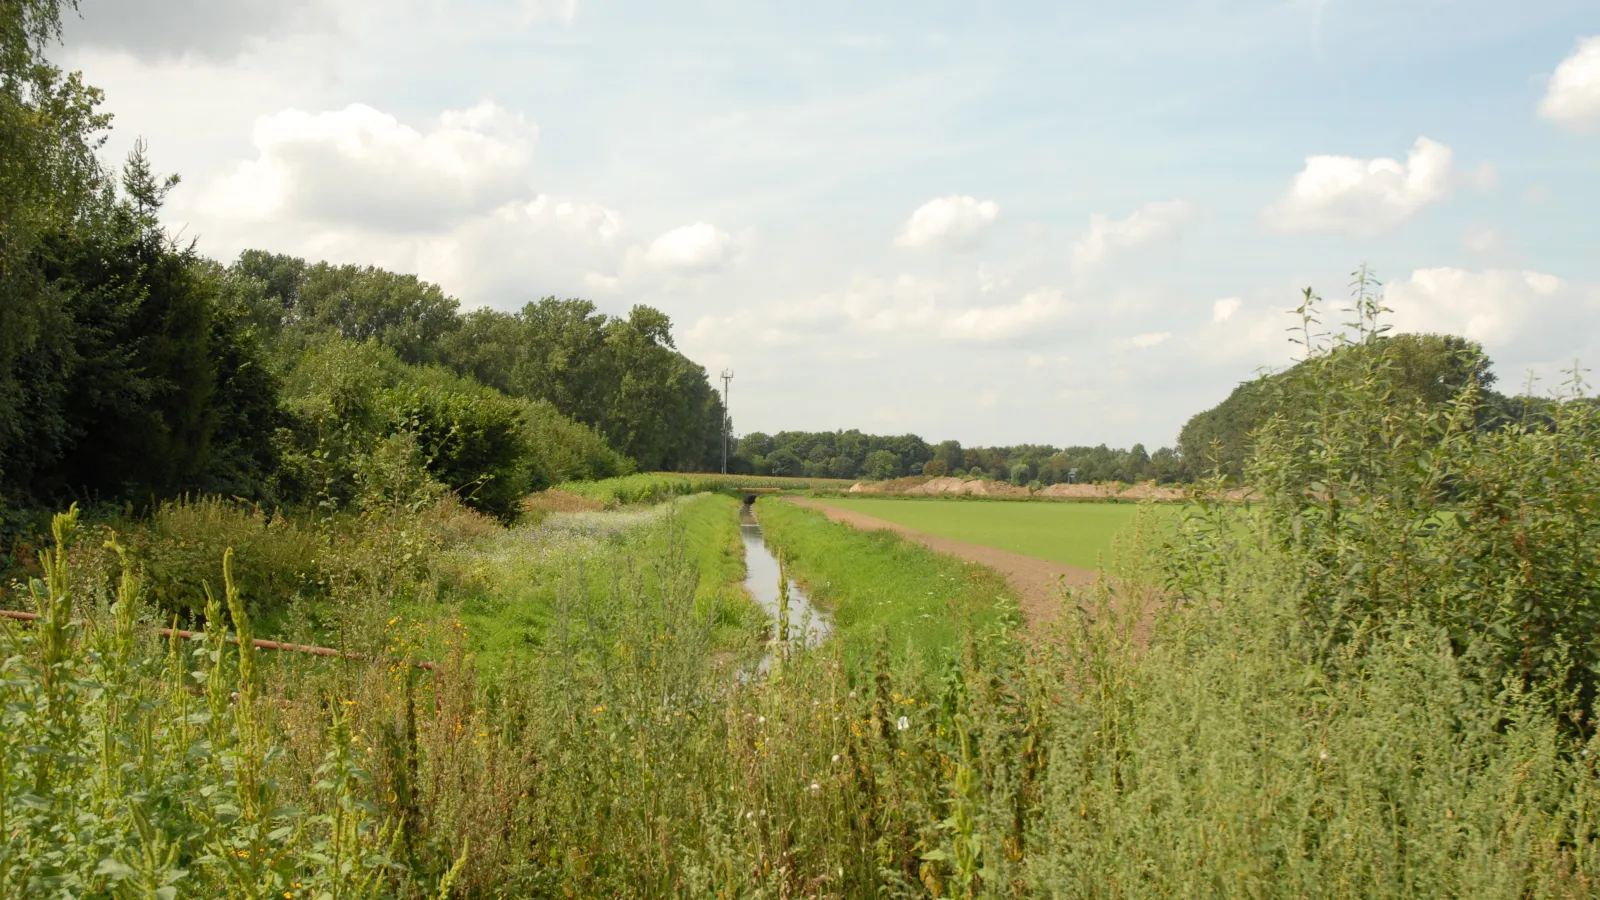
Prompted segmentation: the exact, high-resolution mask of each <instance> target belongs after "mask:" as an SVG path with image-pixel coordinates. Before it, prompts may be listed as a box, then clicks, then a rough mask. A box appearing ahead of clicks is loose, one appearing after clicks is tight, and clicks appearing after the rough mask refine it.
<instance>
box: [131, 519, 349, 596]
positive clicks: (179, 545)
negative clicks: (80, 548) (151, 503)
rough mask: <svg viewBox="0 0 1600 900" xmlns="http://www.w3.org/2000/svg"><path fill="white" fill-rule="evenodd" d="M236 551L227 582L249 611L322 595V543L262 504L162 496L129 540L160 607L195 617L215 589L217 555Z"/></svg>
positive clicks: (148, 586)
mask: <svg viewBox="0 0 1600 900" xmlns="http://www.w3.org/2000/svg"><path fill="white" fill-rule="evenodd" d="M229 549H232V550H234V551H235V560H236V561H235V562H234V572H233V575H234V583H235V585H236V586H237V588H238V589H239V591H240V593H241V595H242V596H243V597H245V598H247V602H248V604H249V606H250V609H251V611H252V614H254V615H256V616H258V617H259V616H270V615H272V614H275V613H277V612H281V611H282V610H284V609H285V608H286V607H288V606H289V605H290V603H291V602H293V601H294V599H295V598H296V597H297V596H298V597H301V598H303V599H310V598H313V597H318V596H321V595H322V592H323V586H322V585H321V583H320V582H321V580H322V572H321V565H322V558H323V556H324V554H325V550H326V545H325V544H324V543H323V542H322V541H321V539H320V538H319V537H318V536H317V535H316V533H315V532H314V531H311V530H310V529H307V528H305V527H303V526H301V525H300V524H298V523H296V522H295V521H293V520H291V519H289V518H286V517H284V516H282V515H278V514H274V513H269V512H267V511H266V510H264V509H263V508H262V507H260V506H258V505H253V504H244V503H239V502H237V501H232V500H224V499H221V498H217V497H199V498H180V499H177V500H169V501H166V502H164V503H162V504H160V505H159V506H158V507H156V509H155V511H154V512H153V513H152V514H151V516H150V520H149V523H148V524H147V525H146V526H145V527H144V528H141V529H139V530H137V531H136V532H134V534H133V536H132V537H131V538H130V550H131V551H132V552H133V554H134V558H136V559H137V560H138V561H139V562H140V563H141V564H142V566H143V569H144V585H145V591H146V593H147V595H148V596H149V598H150V600H151V601H153V602H154V603H155V604H156V606H157V608H158V609H160V610H161V611H162V612H164V613H166V614H168V615H171V614H173V613H178V614H181V615H182V616H183V617H184V618H185V619H187V620H193V619H195V618H196V617H197V616H198V615H199V614H200V613H201V612H202V611H203V610H204V608H205V591H206V589H207V588H206V586H207V585H210V587H211V588H212V589H213V590H214V589H215V588H217V587H218V586H219V585H217V584H216V581H217V575H218V573H219V572H220V571H221V568H220V567H221V565H222V557H223V555H224V554H226V553H227V552H228V550H229Z"/></svg>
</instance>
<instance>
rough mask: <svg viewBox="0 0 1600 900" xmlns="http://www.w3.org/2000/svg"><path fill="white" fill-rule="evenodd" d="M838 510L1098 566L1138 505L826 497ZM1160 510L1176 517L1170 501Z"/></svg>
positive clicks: (1056, 559)
mask: <svg viewBox="0 0 1600 900" xmlns="http://www.w3.org/2000/svg"><path fill="white" fill-rule="evenodd" d="M821 502H823V503H827V504H829V505H830V506H837V507H839V508H840V509H848V510H851V511H853V512H859V513H863V514H865V515H869V516H874V517H876V518H879V519H883V520H884V521H887V522H893V523H895V524H896V525H904V526H906V527H907V528H915V529H917V530H918V531H925V532H927V533H928V534H936V535H939V536H940V537H947V538H951V539H953V540H958V541H966V542H968V543H972V544H982V545H983V546H985V547H994V548H996V549H999V550H1009V551H1010V552H1012V553H1021V554H1022V555H1024V556H1033V557H1037V558H1039V559H1048V560H1050V561H1051V562H1058V563H1063V564H1065V565H1069V566H1078V567H1079V568H1084V569H1093V568H1097V567H1098V566H1099V565H1100V558H1101V557H1102V556H1103V555H1109V554H1110V552H1111V542H1112V539H1113V538H1115V537H1116V535H1117V533H1118V532H1119V531H1121V530H1122V529H1123V528H1124V527H1125V526H1126V525H1127V524H1128V523H1129V522H1131V521H1133V517H1134V514H1135V513H1136V512H1138V510H1139V507H1138V506H1137V505H1135V504H1132V503H1017V502H1014V501H1005V500H966V499H962V500H933V499H930V500H898V499H890V498H885V497H870V498H855V497H849V498H843V497H841V498H828V499H826V500H823V501H821ZM1156 514H1157V515H1161V516H1169V517H1170V516H1174V515H1176V509H1175V508H1174V507H1170V506H1158V507H1156Z"/></svg>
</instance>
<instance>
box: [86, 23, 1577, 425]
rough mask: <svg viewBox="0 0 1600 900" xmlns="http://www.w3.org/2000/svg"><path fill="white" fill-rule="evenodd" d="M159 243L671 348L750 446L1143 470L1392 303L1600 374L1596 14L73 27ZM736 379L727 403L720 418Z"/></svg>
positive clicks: (1542, 362) (1408, 318) (1492, 344)
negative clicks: (434, 289)
mask: <svg viewBox="0 0 1600 900" xmlns="http://www.w3.org/2000/svg"><path fill="white" fill-rule="evenodd" d="M54 56H55V58H56V59H57V61H58V62H59V63H61V64H62V65H64V66H65V67H67V68H70V69H75V70H81V71H82V72H83V73H84V75H85V78H86V80H87V81H88V82H89V83H91V84H93V85H96V86H98V87H100V88H102V89H103V90H104V91H105V98H106V99H105V108H106V109H107V110H108V111H110V112H111V113H113V114H114V116H115V121H114V131H113V133H112V136H111V139H110V141H109V142H108V143H107V145H106V147H105V150H104V154H105V157H106V159H107V161H108V162H110V163H118V162H120V160H121V159H122V158H123V156H125V154H126V153H127V151H128V149H129V148H130V147H131V146H132V145H133V142H134V141H135V140H136V139H139V138H143V139H144V140H145V141H146V142H147V143H148V147H149V151H148V152H149V155H150V157H151V159H152V162H153V163H154V165H155V166H156V168H157V169H158V170H159V171H174V172H177V173H179V174H180V175H181V176H182V179H183V181H182V184H181V185H180V186H179V187H178V188H177V189H176V190H175V191H174V192H173V193H172V195H171V197H170V199H169V203H168V206H167V208H166V210H165V213H166V219H167V224H168V226H169V227H170V228H171V229H172V230H173V231H175V232H178V233H181V234H182V235H184V236H186V237H189V238H194V239H196V240H197V241H198V247H199V250H200V251H201V252H203V253H205V254H207V255H209V256H212V257H215V258H217V259H221V260H224V261H227V260H231V259H233V258H235V257H236V256H237V255H238V253H239V252H240V251H242V250H244V249H248V248H261V249H267V250H272V251H275V252H280V253H290V254H294V255H298V256H303V257H306V258H308V259H313V260H321V259H325V260H328V261H331V262H336V263H357V264H363V265H365V264H372V265H378V266H382V267H385V268H390V269H395V270H398V271H404V272H415V273H416V274H418V275H420V276H421V277H423V278H425V279H428V280H430V281H434V282H437V283H439V284H440V285H442V286H443V287H444V289H445V290H446V291H448V292H449V293H450V294H452V295H453V296H455V297H457V298H459V299H460V301H461V303H462V306H463V308H467V309H470V308H475V307H481V306H488V307H493V308H496V309H501V310H515V309H518V308H520V307H521V306H522V305H523V304H524V303H527V302H529V301H532V300H537V299H539V298H541V297H546V296H561V297H583V298H586V299H589V300H592V301H593V302H594V303H595V304H596V305H597V306H598V307H599V308H600V309H601V310H602V311H604V312H607V313H617V314H626V312H627V310H628V309H629V308H630V307H632V306H633V305H634V304H639V303H643V304H648V305H651V306H654V307H656V308H658V309H660V310H662V311H664V312H665V313H667V314H668V315H669V316H670V317H671V318H672V321H673V323H674V334H675V336H676V340H677V345H678V348H679V349H680V350H682V351H683V352H684V353H686V354H687V355H688V356H689V357H690V358H692V359H694V360H695V361H697V362H699V363H700V364H702V365H704V366H705V367H706V369H707V370H708V372H709V374H710V375H711V376H712V377H713V379H715V377H716V376H717V375H718V374H719V373H720V372H721V371H722V370H723V369H731V370H732V371H733V373H734V378H733V382H732V387H731V396H730V401H731V403H730V405H731V411H732V416H733V420H734V427H735V431H736V432H739V433H748V432H751V431H768V432H772V431H778V430H786V429H787V430H832V429H840V428H859V429H861V430H863V431H868V432H877V433H904V432H915V433H918V434H920V435H922V436H923V437H925V438H928V439H930V440H942V439H949V438H954V439H956V440H960V441H961V442H963V443H964V444H966V445H969V446H971V445H981V444H991V445H992V444H1015V443H1050V444H1055V445H1058V446H1060V445H1077V444H1088V445H1094V444H1099V443H1102V442H1104V443H1108V444H1111V445H1113V446H1128V445H1130V444H1132V443H1135V442H1142V443H1144V444H1146V445H1147V446H1148V447H1151V448H1154V447H1157V446H1162V445H1168V444H1171V443H1173V442H1174V441H1175V440H1176V437H1177V434H1178V431H1179V429H1180V428H1181V427H1182V425H1183V423H1184V422H1185V421H1186V420H1187V419H1188V418H1189V416H1191V415H1193V414H1194V413H1195V412H1197V411H1199V410H1202V409H1205V408H1208V407H1210V406H1213V405H1215V404H1216V403H1217V402H1219V401H1220V400H1222V399H1223V398H1224V397H1226V396H1227V394H1228V393H1229V391H1231V390H1232V389H1233V388H1234V387H1235V386H1236V385H1237V384H1238V383H1239V382H1241V381H1244V380H1248V379H1249V378H1251V377H1253V376H1254V375H1256V374H1257V373H1258V372H1260V371H1262V370H1263V369H1267V368H1275V367H1281V366H1283V365H1285V364H1286V363H1288V362H1289V361H1291V360H1292V358H1293V353H1294V349H1295V348H1294V347H1293V345H1291V344H1290V343H1289V341H1288V335H1287V331H1286V329H1287V328H1288V327H1289V326H1290V325H1291V324H1292V322H1293V320H1292V319H1291V317H1290V316H1289V315H1287V314H1286V311H1287V310H1289V309H1291V308H1292V307H1293V306H1294V305H1295V304H1296V303H1297V302H1298V300H1299V296H1300V291H1301V290H1302V289H1303V288H1306V287H1311V288H1313V289H1315V290H1316V291H1317V292H1318V293H1319V294H1320V295H1321V296H1323V297H1324V298H1325V300H1326V302H1327V304H1328V306H1329V309H1328V311H1327V313H1326V314H1325V316H1324V321H1325V322H1327V323H1328V324H1330V325H1333V324H1336V323H1338V322H1340V321H1342V320H1343V319H1344V318H1346V315H1345V314H1343V313H1341V312H1340V311H1339V310H1338V309H1336V308H1334V307H1336V306H1337V305H1338V304H1340V303H1341V302H1344V301H1345V300H1346V298H1347V297H1348V283H1349V281H1350V273H1351V272H1352V271H1353V270H1355V269H1356V268H1357V267H1358V266H1361V265H1362V264H1365V265H1368V266H1370V267H1371V268H1372V269H1373V270H1375V272H1376V273H1377V276H1378V278H1379V279H1381V280H1382V281H1383V282H1384V288H1383V290H1384V292H1385V294H1384V296H1385V302H1386V305H1387V306H1388V307H1390V309H1391V310H1392V313H1390V314H1389V317H1388V321H1389V323H1390V324H1392V325H1393V326H1394V328H1395V329H1396V330H1402V331H1433V332H1448V333H1454V334H1462V335H1465V336H1467V337H1469V338H1472V339H1473V340H1476V341H1479V342H1481V343H1482V344H1483V346H1484V348H1485V349H1486V350H1487V351H1488V353H1489V354H1490V356H1491V357H1492V359H1493V360H1494V364H1495V372H1496V373H1497V375H1498V376H1499V379H1500V384H1499V385H1498V386H1499V387H1500V388H1501V389H1503V390H1507V391H1516V390H1521V389H1522V387H1523V385H1524V384H1526V383H1528V382H1529V379H1530V378H1533V379H1534V381H1533V384H1534V390H1535V392H1537V393H1548V392H1550V391H1553V390H1556V389H1558V388H1559V387H1560V385H1561V383H1562V382H1563V380H1564V379H1565V378H1566V377H1567V376H1565V375H1564V374H1563V371H1564V370H1567V369H1571V368H1572V366H1573V365H1574V362H1575V361H1578V362H1582V361H1588V362H1589V363H1590V364H1593V363H1594V361H1596V360H1600V352H1597V351H1600V327H1596V326H1597V325H1600V217H1597V210H1600V4H1596V3H1595V2H1594V0H1520V2H1518V3H1507V2H1504V0H1454V2H1448V0H1287V2H1261V0H1123V2H1118V3H1105V2H1092V3H1090V2H1075V0H1074V2H1062V0H1058V2H1048V3H1047V2H1028V3H1024V2H987V3H973V2H947V0H927V2H922V3H917V4H908V3H882V2H876V3H874V2H863V0H857V2H851V3H845V2H835V0H813V2H809V3H805V4H794V3H759V2H748V0H747V2H734V0H700V2H675V3H667V2H660V0H656V2H625V0H503V2H490V0H453V2H445V0H381V2H379V0H231V2H228V3H220V2H215V0H80V4H79V15H78V16H70V14H69V21H68V22H67V27H66V29H65V40H64V44H63V46H62V47H60V48H58V50H57V51H55V53H54ZM717 383H719V384H720V382H717Z"/></svg>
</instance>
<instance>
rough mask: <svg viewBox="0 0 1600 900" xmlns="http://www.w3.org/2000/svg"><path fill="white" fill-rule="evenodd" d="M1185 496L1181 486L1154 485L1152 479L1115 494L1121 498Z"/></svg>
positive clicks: (1178, 498)
mask: <svg viewBox="0 0 1600 900" xmlns="http://www.w3.org/2000/svg"><path fill="white" fill-rule="evenodd" d="M1187 496H1188V495H1187V494H1186V493H1184V490H1183V488H1175V487H1156V484H1155V482H1153V481H1150V482H1146V483H1144V484H1140V485H1135V486H1133V487H1131V488H1128V489H1127V490H1125V491H1123V492H1122V493H1120V494H1118V495H1117V497H1118V499H1121V500H1182V499H1184V498H1185V497H1187Z"/></svg>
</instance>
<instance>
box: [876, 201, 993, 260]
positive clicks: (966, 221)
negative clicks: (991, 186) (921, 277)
mask: <svg viewBox="0 0 1600 900" xmlns="http://www.w3.org/2000/svg"><path fill="white" fill-rule="evenodd" d="M999 217H1000V204H998V203H996V202H994V201H993V200H979V199H977V198H976V197H968V196H965V195H961V194H951V195H950V196H948V197H937V198H935V199H933V200H929V201H928V202H927V203H924V204H922V205H921V206H919V207H917V208H916V210H915V211H914V212H912V213H911V218H909V219H907V220H906V224H905V226H904V227H902V228H901V229H900V235H899V236H898V237H896V238H895V239H894V243H895V246H897V247H906V248H909V249H929V250H934V249H944V250H951V249H958V248H962V247H968V246H971V245H972V244H973V243H975V242H976V241H977V239H978V237H979V235H981V234H983V232H984V231H985V230H987V229H988V228H989V226H991V225H993V224H994V222H995V220H996V219H998V218H999Z"/></svg>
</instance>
